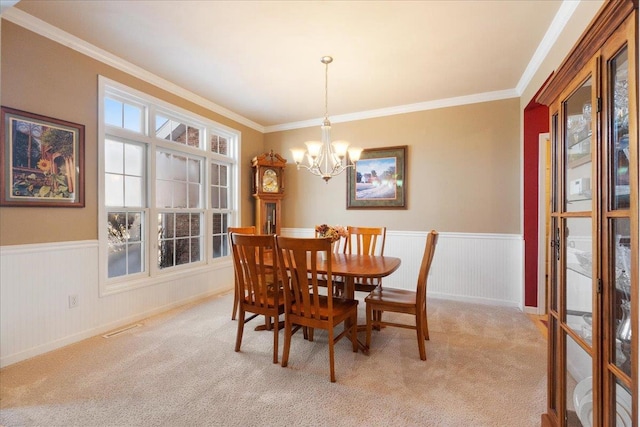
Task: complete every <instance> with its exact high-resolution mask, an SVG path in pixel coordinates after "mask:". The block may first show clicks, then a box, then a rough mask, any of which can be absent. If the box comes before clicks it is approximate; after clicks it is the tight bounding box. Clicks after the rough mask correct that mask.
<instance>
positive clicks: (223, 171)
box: [220, 165, 229, 187]
mask: <svg viewBox="0 0 640 427" xmlns="http://www.w3.org/2000/svg"><path fill="white" fill-rule="evenodd" d="M228 169H229V168H228V167H227V166H225V165H220V185H222V186H225V187H226V186H227V181H228V179H227V173H228Z"/></svg>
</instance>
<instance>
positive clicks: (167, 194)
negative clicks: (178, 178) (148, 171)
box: [156, 181, 173, 208]
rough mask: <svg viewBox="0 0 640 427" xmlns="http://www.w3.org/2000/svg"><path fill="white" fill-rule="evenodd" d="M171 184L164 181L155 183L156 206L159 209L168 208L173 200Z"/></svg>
mask: <svg viewBox="0 0 640 427" xmlns="http://www.w3.org/2000/svg"><path fill="white" fill-rule="evenodd" d="M172 189H173V184H172V183H170V182H166V181H157V182H156V206H157V207H159V208H170V207H171V205H172V203H171V200H172V199H173V197H172V194H173V191H172Z"/></svg>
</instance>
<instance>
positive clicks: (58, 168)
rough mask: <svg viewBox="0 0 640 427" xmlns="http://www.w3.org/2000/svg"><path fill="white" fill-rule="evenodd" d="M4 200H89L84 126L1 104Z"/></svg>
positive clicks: (58, 203) (0, 196)
mask: <svg viewBox="0 0 640 427" xmlns="http://www.w3.org/2000/svg"><path fill="white" fill-rule="evenodd" d="M1 111H2V113H1V115H2V118H1V122H0V126H1V132H0V150H1V152H2V159H3V160H2V162H0V205H2V206H47V207H83V206H84V126H83V125H79V124H76V123H71V122H67V121H64V120H58V119H54V118H51V117H45V116H40V115H38V114H33V113H28V112H26V111H20V110H15V109H13V108H8V107H2V108H1Z"/></svg>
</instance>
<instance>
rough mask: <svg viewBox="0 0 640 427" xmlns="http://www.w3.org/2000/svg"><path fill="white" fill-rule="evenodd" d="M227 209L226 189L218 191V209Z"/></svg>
mask: <svg viewBox="0 0 640 427" xmlns="http://www.w3.org/2000/svg"><path fill="white" fill-rule="evenodd" d="M228 207H229V203H228V200H227V189H226V188H221V189H220V209H227V208H228Z"/></svg>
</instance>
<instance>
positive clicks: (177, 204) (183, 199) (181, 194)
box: [173, 182, 187, 208]
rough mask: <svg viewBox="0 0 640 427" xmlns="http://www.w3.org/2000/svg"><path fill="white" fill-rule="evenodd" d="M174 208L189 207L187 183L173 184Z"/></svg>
mask: <svg viewBox="0 0 640 427" xmlns="http://www.w3.org/2000/svg"><path fill="white" fill-rule="evenodd" d="M173 207H174V208H186V207H187V184H186V183H185V182H174V183H173Z"/></svg>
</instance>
